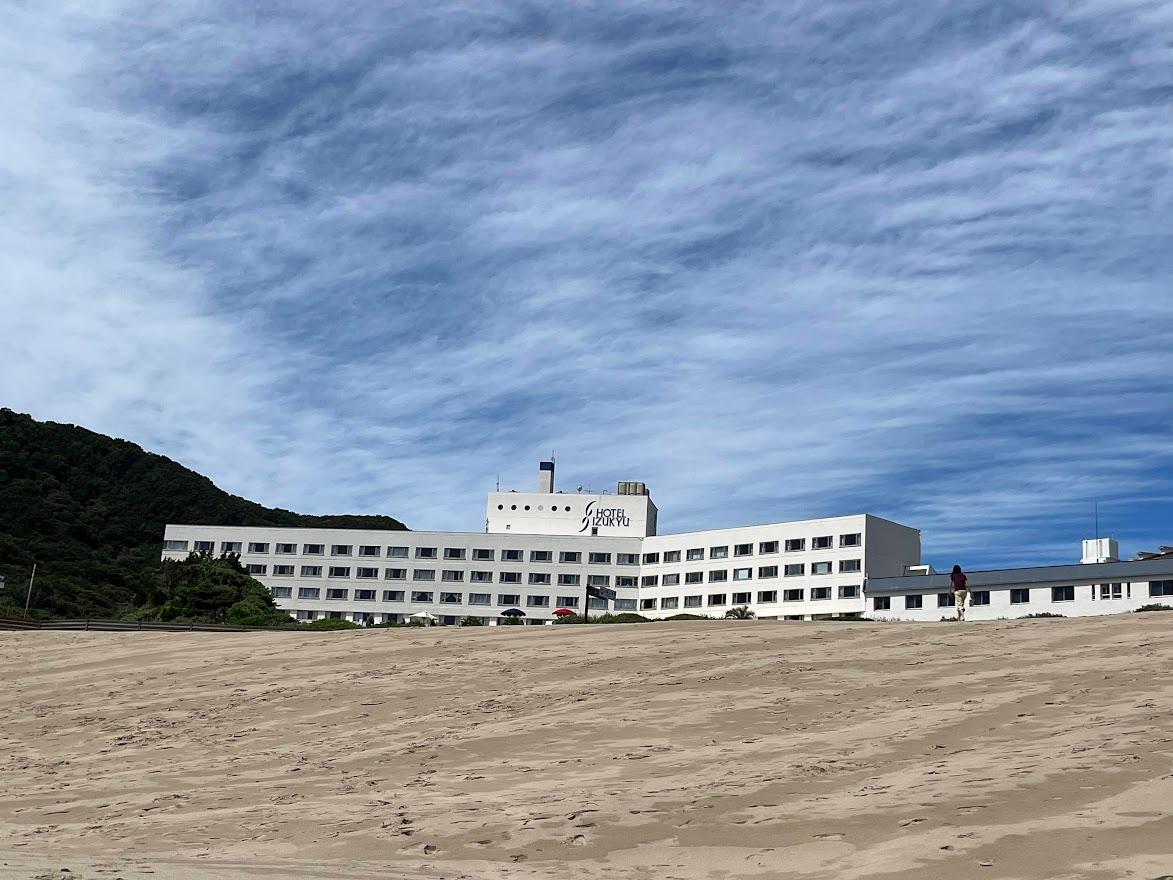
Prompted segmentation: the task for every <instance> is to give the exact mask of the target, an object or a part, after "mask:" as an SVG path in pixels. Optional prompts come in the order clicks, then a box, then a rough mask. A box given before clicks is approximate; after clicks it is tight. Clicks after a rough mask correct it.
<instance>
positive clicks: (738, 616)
mask: <svg viewBox="0 0 1173 880" xmlns="http://www.w3.org/2000/svg"><path fill="white" fill-rule="evenodd" d="M725 616H726V617H729V618H732V619H733V620H753V619H754V618H755V617H756V616H757V615H756V614H754V613H753V612H752V611H750V610H749V606H748V605H738V606H737V607H736V608H730V609H729V610H728V611H726V612H725Z"/></svg>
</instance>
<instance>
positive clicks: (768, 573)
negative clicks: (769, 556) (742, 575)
mask: <svg viewBox="0 0 1173 880" xmlns="http://www.w3.org/2000/svg"><path fill="white" fill-rule="evenodd" d="M758 577H760V578H776V577H778V566H776V565H759V566H758Z"/></svg>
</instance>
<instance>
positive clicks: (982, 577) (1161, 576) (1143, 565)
mask: <svg viewBox="0 0 1173 880" xmlns="http://www.w3.org/2000/svg"><path fill="white" fill-rule="evenodd" d="M965 576H966V578H968V581H967V586H968V587H969V589H971V590H978V589H982V588H983V587H1012V586H1019V585H1020V584H1083V583H1097V584H1098V583H1112V582H1121V583H1123V582H1126V581H1129V582H1131V581H1147V580H1173V556H1162V557H1159V558H1156V559H1131V560H1126V561H1121V562H1089V563H1086V564H1083V563H1076V564H1068V565H1039V566H1033V567H1031V568H995V569H987V570H984V571H967V572H966V573H965ZM951 589H952V584H951V582H950V580H949V573H948V572H944V573H938V574H929V575H924V574H910V575H903V576H901V577H885V578H868V580H867V591H868V593H869V594H871V595H873V596H874V595H876V594H883V593H896V594H899V593H944V592H948V591H949V590H951Z"/></svg>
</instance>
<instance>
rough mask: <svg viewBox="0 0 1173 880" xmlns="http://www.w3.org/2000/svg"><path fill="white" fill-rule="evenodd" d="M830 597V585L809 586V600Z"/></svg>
mask: <svg viewBox="0 0 1173 880" xmlns="http://www.w3.org/2000/svg"><path fill="white" fill-rule="evenodd" d="M830 598H831V588H830V587H812V588H811V601H815V600H819V599H830Z"/></svg>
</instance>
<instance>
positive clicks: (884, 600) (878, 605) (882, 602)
mask: <svg viewBox="0 0 1173 880" xmlns="http://www.w3.org/2000/svg"><path fill="white" fill-rule="evenodd" d="M872 608H873V609H874V610H875V611H888V610H890V609H891V608H892V597H891V596H874V597H872Z"/></svg>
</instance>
